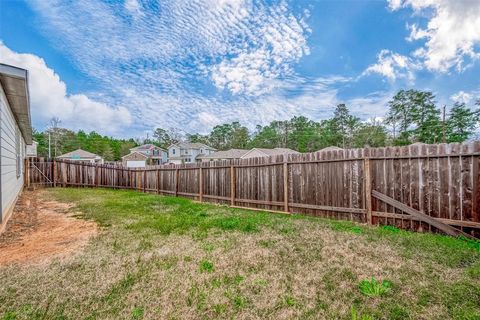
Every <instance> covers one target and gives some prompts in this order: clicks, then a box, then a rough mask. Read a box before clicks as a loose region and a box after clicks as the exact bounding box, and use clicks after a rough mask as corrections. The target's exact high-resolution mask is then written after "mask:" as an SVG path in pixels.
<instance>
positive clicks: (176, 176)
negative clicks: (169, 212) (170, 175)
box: [175, 168, 179, 197]
mask: <svg viewBox="0 0 480 320" xmlns="http://www.w3.org/2000/svg"><path fill="white" fill-rule="evenodd" d="M178 175H179V174H178V168H177V169H175V197H177V196H178Z"/></svg>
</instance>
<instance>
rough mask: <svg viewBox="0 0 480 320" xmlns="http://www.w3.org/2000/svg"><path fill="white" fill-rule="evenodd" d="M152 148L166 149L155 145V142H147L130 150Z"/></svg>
mask: <svg viewBox="0 0 480 320" xmlns="http://www.w3.org/2000/svg"><path fill="white" fill-rule="evenodd" d="M152 149H160V150H163V151H165V150H164V149H162V148H160V147H158V146H156V145H154V144H151V143H147V144H142V145H141V146H138V147H135V148H131V149H130V150H138V151H142V150H152Z"/></svg>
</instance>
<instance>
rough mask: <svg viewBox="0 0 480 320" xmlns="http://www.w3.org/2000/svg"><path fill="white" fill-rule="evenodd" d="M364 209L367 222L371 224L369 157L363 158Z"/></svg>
mask: <svg viewBox="0 0 480 320" xmlns="http://www.w3.org/2000/svg"><path fill="white" fill-rule="evenodd" d="M364 171H365V209H366V213H367V224H369V225H371V224H372V177H371V170H370V159H369V158H365V162H364Z"/></svg>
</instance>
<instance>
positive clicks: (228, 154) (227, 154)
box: [199, 149, 250, 159]
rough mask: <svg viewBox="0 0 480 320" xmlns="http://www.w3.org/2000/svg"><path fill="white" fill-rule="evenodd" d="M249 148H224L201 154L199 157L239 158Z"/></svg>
mask: <svg viewBox="0 0 480 320" xmlns="http://www.w3.org/2000/svg"><path fill="white" fill-rule="evenodd" d="M248 151H250V150H245V149H230V150H224V151H217V152H215V153H212V154H209V155H206V156H205V155H202V156H201V157H199V158H202V159H239V158H241V157H242V156H243V155H244V154H245V153H247V152H248Z"/></svg>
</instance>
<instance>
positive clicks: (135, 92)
mask: <svg viewBox="0 0 480 320" xmlns="http://www.w3.org/2000/svg"><path fill="white" fill-rule="evenodd" d="M30 5H31V7H32V9H33V10H34V11H35V12H36V13H38V17H39V18H38V19H39V24H41V25H42V29H43V31H44V34H45V36H46V37H47V38H48V39H49V40H51V41H52V42H53V44H54V45H56V47H57V48H58V49H59V50H61V51H62V52H63V53H64V54H65V55H66V56H68V57H69V59H71V61H72V63H73V64H75V66H76V68H78V69H79V70H81V71H82V72H83V73H84V74H85V75H87V76H89V77H90V78H91V79H92V81H94V82H95V83H96V85H98V86H99V87H101V88H102V90H103V92H102V94H103V95H102V101H104V102H108V103H109V104H110V105H116V104H119V105H124V106H127V107H128V109H129V111H130V112H131V114H132V117H133V124H132V126H131V129H130V130H131V131H133V130H135V131H136V132H143V130H144V129H146V128H152V127H153V126H161V127H164V128H169V127H182V128H185V130H186V131H191V132H193V131H206V130H209V129H210V128H209V126H210V127H211V126H213V125H215V124H217V123H220V122H226V121H235V120H241V121H242V122H243V123H245V124H249V125H250V124H255V123H257V122H260V120H261V119H263V117H264V116H263V114H264V113H265V112H270V111H271V112H272V113H270V114H269V115H268V117H269V118H272V119H273V118H276V117H277V116H284V115H285V114H287V113H288V112H289V111H291V110H296V109H297V106H294V105H293V104H292V105H290V104H288V105H287V106H286V107H285V108H284V109H282V107H280V106H278V107H272V108H271V109H268V107H266V106H265V105H264V104H263V101H265V99H266V98H267V97H262V94H265V95H271V96H273V97H279V93H278V91H279V90H280V89H279V88H280V87H282V86H284V85H285V81H286V80H285V79H287V78H291V77H293V76H294V71H293V69H294V66H295V64H296V63H297V62H298V61H299V60H300V59H301V58H302V57H303V56H305V55H307V54H308V53H309V48H308V44H307V38H308V35H309V34H310V32H311V30H310V29H309V27H308V25H307V23H306V22H305V19H306V18H305V17H306V16H307V15H308V12H305V13H304V16H301V17H297V16H294V15H293V14H292V13H291V10H290V9H289V8H288V5H287V3H286V2H284V1H280V2H275V3H274V4H265V3H263V2H262V1H255V2H253V1H250V0H244V1H242V0H222V1H218V0H197V1H175V0H165V1H163V2H162V3H161V7H158V6H156V5H152V4H150V3H149V2H147V1H138V0H137V1H132V0H128V1H127V0H126V1H124V2H121V3H120V4H119V3H117V2H97V1H74V2H70V3H66V2H65V1H61V0H44V1H31V2H30ZM137 12H141V14H140V15H138V14H136V13H137ZM132 16H133V19H132ZM271 99H272V101H273V99H274V98H271ZM287 100H288V99H287ZM282 106H284V104H282ZM312 112H313V111H312ZM315 112H317V111H315ZM259 119H260V120H259Z"/></svg>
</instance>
